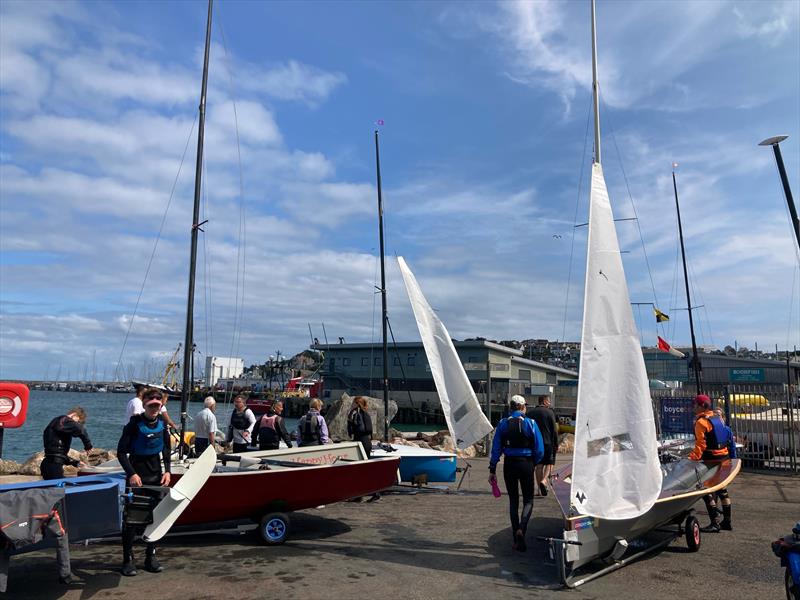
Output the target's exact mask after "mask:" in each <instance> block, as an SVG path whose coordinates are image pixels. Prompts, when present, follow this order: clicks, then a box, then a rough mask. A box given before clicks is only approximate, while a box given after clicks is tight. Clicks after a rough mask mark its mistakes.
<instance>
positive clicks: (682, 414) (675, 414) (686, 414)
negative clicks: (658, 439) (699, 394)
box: [660, 398, 694, 433]
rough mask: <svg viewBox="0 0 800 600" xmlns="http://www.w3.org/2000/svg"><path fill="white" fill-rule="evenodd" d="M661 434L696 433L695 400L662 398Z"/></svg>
mask: <svg viewBox="0 0 800 600" xmlns="http://www.w3.org/2000/svg"><path fill="white" fill-rule="evenodd" d="M660 401H661V432H662V433H693V432H694V407H693V403H694V398H661V399H660Z"/></svg>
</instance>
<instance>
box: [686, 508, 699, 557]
mask: <svg viewBox="0 0 800 600" xmlns="http://www.w3.org/2000/svg"><path fill="white" fill-rule="evenodd" d="M684 532H685V533H686V545H687V546H688V547H689V551H690V552H697V551H698V550H700V541H701V540H700V522H699V521H698V520H697V517H695V516H693V515H690V516H689V517H687V518H686V525H685V528H684Z"/></svg>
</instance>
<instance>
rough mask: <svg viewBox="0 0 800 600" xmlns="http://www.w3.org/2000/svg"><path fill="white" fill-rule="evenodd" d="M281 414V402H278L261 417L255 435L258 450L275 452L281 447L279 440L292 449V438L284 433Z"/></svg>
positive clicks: (284, 427)
mask: <svg viewBox="0 0 800 600" xmlns="http://www.w3.org/2000/svg"><path fill="white" fill-rule="evenodd" d="M282 413H283V402H281V401H280V400H278V401H276V402H273V403H272V406H271V407H270V408H269V409H268V410H267V413H266V414H265V415H264V416H263V417H261V420H260V421H259V422H258V431H257V432H256V434H255V439H256V440H257V441H258V448H259V450H277V449H278V448H279V447H280V445H281V440H283V441H284V442H286V445H287V446H289V448H291V447H292V436H291V435H289V432H288V431H286V424H285V423H284V422H283V417H282V416H281V415H282Z"/></svg>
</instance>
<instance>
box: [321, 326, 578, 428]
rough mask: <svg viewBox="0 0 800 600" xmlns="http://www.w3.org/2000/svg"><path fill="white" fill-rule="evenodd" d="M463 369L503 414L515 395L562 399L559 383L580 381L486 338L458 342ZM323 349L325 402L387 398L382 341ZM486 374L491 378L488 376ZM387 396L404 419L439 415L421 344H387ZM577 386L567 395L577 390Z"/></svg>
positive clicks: (479, 392)
mask: <svg viewBox="0 0 800 600" xmlns="http://www.w3.org/2000/svg"><path fill="white" fill-rule="evenodd" d="M454 345H455V348H456V351H457V352H458V355H459V357H460V358H461V362H462V364H463V365H464V370H465V371H466V372H467V377H469V380H470V382H471V383H472V388H473V389H474V390H475V393H476V394H477V397H478V401H479V402H480V403H481V405H482V406H484V407H485V406H487V402H490V403H491V406H492V414H493V416H495V418H496V417H497V416H499V415H500V414H502V412H503V410H504V409H505V406H506V403H507V402H508V398H509V397H510V396H512V395H514V394H521V395H524V396H525V397H526V398H528V399H529V400H532V399H534V398H536V397H537V396H540V395H549V396H552V397H554V398H555V399H556V403H557V402H558V394H559V389H560V388H561V385H560V384H561V383H562V382H565V381H569V382H572V383H573V384H574V383H575V382H577V379H578V374H577V373H576V372H575V371H569V370H567V369H562V368H559V367H555V366H552V365H548V364H545V363H540V362H536V361H533V360H528V359H526V358H523V353H522V351H521V350H515V349H513V348H508V347H506V346H501V345H500V344H495V343H493V342H489V341H485V340H476V341H467V342H454ZM312 349H314V350H318V351H322V352H324V356H325V360H324V366H323V368H322V371H321V374H322V376H323V377H324V379H325V385H324V390H325V391H324V398H323V400H325V401H326V402H327V401H329V400H330V401H333V400H337V399H338V398H340V397H341V395H342V393H344V392H346V393H348V394H349V395H351V396H353V395H368V396H373V397H376V398H381V397H383V385H382V377H383V358H382V346H381V344H315V345H314V346H312ZM487 373H488V377H487ZM389 389H390V394H389V398H390V399H391V400H393V401H395V402H396V403H397V406H398V409H399V410H400V421H401V422H404V421H413V420H414V415H413V413H414V412H415V411H416V412H418V413H419V414H430V415H431V416H434V415H437V414H440V413H441V409H440V404H439V395H438V394H437V392H436V386H435V385H434V383H433V377H432V376H431V371H430V366H429V365H428V360H427V357H426V355H425V349H424V348H423V346H422V342H401V343H398V344H392V345H391V346H390V347H389ZM574 389H575V388H574V385H573V387H572V388H569V390H568V393H570V394H574V392H573V390H574Z"/></svg>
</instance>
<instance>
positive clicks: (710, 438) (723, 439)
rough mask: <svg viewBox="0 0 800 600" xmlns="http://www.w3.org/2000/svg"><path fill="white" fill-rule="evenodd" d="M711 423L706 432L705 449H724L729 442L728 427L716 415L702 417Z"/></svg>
mask: <svg viewBox="0 0 800 600" xmlns="http://www.w3.org/2000/svg"><path fill="white" fill-rule="evenodd" d="M703 418H704V419H706V420H707V421H708V422H709V423H711V429H710V430H709V431H707V432H706V450H725V449H727V448H728V444H729V443H730V441H731V440H730V435H731V434H730V431H731V430H730V429H729V428H728V426H727V425H725V423H723V422H722V419H720V418H719V417H717V416H713V417H703Z"/></svg>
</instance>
